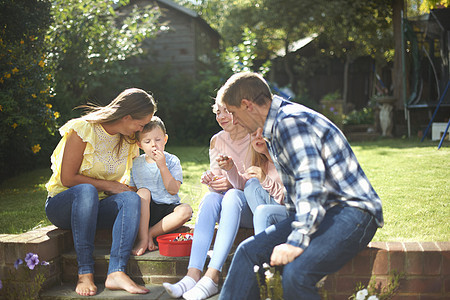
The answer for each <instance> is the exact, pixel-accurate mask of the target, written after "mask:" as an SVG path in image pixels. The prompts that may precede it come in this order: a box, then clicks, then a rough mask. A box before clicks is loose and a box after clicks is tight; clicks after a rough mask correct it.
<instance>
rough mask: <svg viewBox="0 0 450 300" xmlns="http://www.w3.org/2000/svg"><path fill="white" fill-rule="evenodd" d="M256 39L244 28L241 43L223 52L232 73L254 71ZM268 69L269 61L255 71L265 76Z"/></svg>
mask: <svg viewBox="0 0 450 300" xmlns="http://www.w3.org/2000/svg"><path fill="white" fill-rule="evenodd" d="M256 45H257V39H256V34H255V33H253V32H252V31H251V30H250V29H248V28H244V32H243V33H242V42H241V43H240V44H238V45H237V46H234V47H228V48H227V49H226V50H225V52H224V59H225V62H226V63H227V64H228V65H229V66H230V67H231V70H232V71H233V73H238V72H245V71H254V70H253V68H254V60H255V59H256V58H257V54H256ZM269 68H270V61H269V60H268V61H266V62H264V63H263V64H262V66H261V67H260V68H259V69H258V70H257V71H258V72H259V73H260V74H261V75H263V76H264V75H265V74H266V73H267V72H268V71H269Z"/></svg>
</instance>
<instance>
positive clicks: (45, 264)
mask: <svg viewBox="0 0 450 300" xmlns="http://www.w3.org/2000/svg"><path fill="white" fill-rule="evenodd" d="M49 264H50V263H49V262H47V261H45V260H43V261H41V266H48V265H49Z"/></svg>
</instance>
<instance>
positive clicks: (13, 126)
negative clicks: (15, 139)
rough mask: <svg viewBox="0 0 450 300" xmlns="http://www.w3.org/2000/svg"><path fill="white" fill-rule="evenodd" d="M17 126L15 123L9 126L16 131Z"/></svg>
mask: <svg viewBox="0 0 450 300" xmlns="http://www.w3.org/2000/svg"><path fill="white" fill-rule="evenodd" d="M17 126H19V125H17V123H14V124H12V125H11V127H12V128H14V129H16V127H17Z"/></svg>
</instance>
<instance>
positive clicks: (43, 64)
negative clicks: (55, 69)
mask: <svg viewBox="0 0 450 300" xmlns="http://www.w3.org/2000/svg"><path fill="white" fill-rule="evenodd" d="M39 66H40V67H41V68H43V67H44V66H45V63H44V61H43V60H41V61H39Z"/></svg>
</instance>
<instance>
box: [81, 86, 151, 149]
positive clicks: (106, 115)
mask: <svg viewBox="0 0 450 300" xmlns="http://www.w3.org/2000/svg"><path fill="white" fill-rule="evenodd" d="M80 108H84V109H86V111H87V113H86V114H85V115H84V116H82V118H83V119H84V120H86V121H88V122H90V123H112V122H115V121H118V120H120V119H122V118H123V117H125V116H127V115H130V116H131V117H132V118H133V119H135V120H141V119H143V118H145V117H147V116H149V115H153V114H154V113H155V112H156V109H157V108H156V102H155V99H154V98H153V96H152V95H151V94H149V93H147V92H145V91H143V90H141V89H138V88H130V89H126V90H124V91H123V92H121V93H120V94H119V95H118V96H117V97H116V98H115V99H114V100H113V101H111V103H109V104H108V105H106V106H98V105H95V104H93V103H88V104H87V105H82V106H80ZM124 141H126V142H128V143H130V144H132V143H134V142H136V140H135V136H134V135H133V136H124V135H122V134H120V140H119V142H118V144H117V145H116V150H117V153H119V152H120V149H121V147H122V144H123V142H124Z"/></svg>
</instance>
